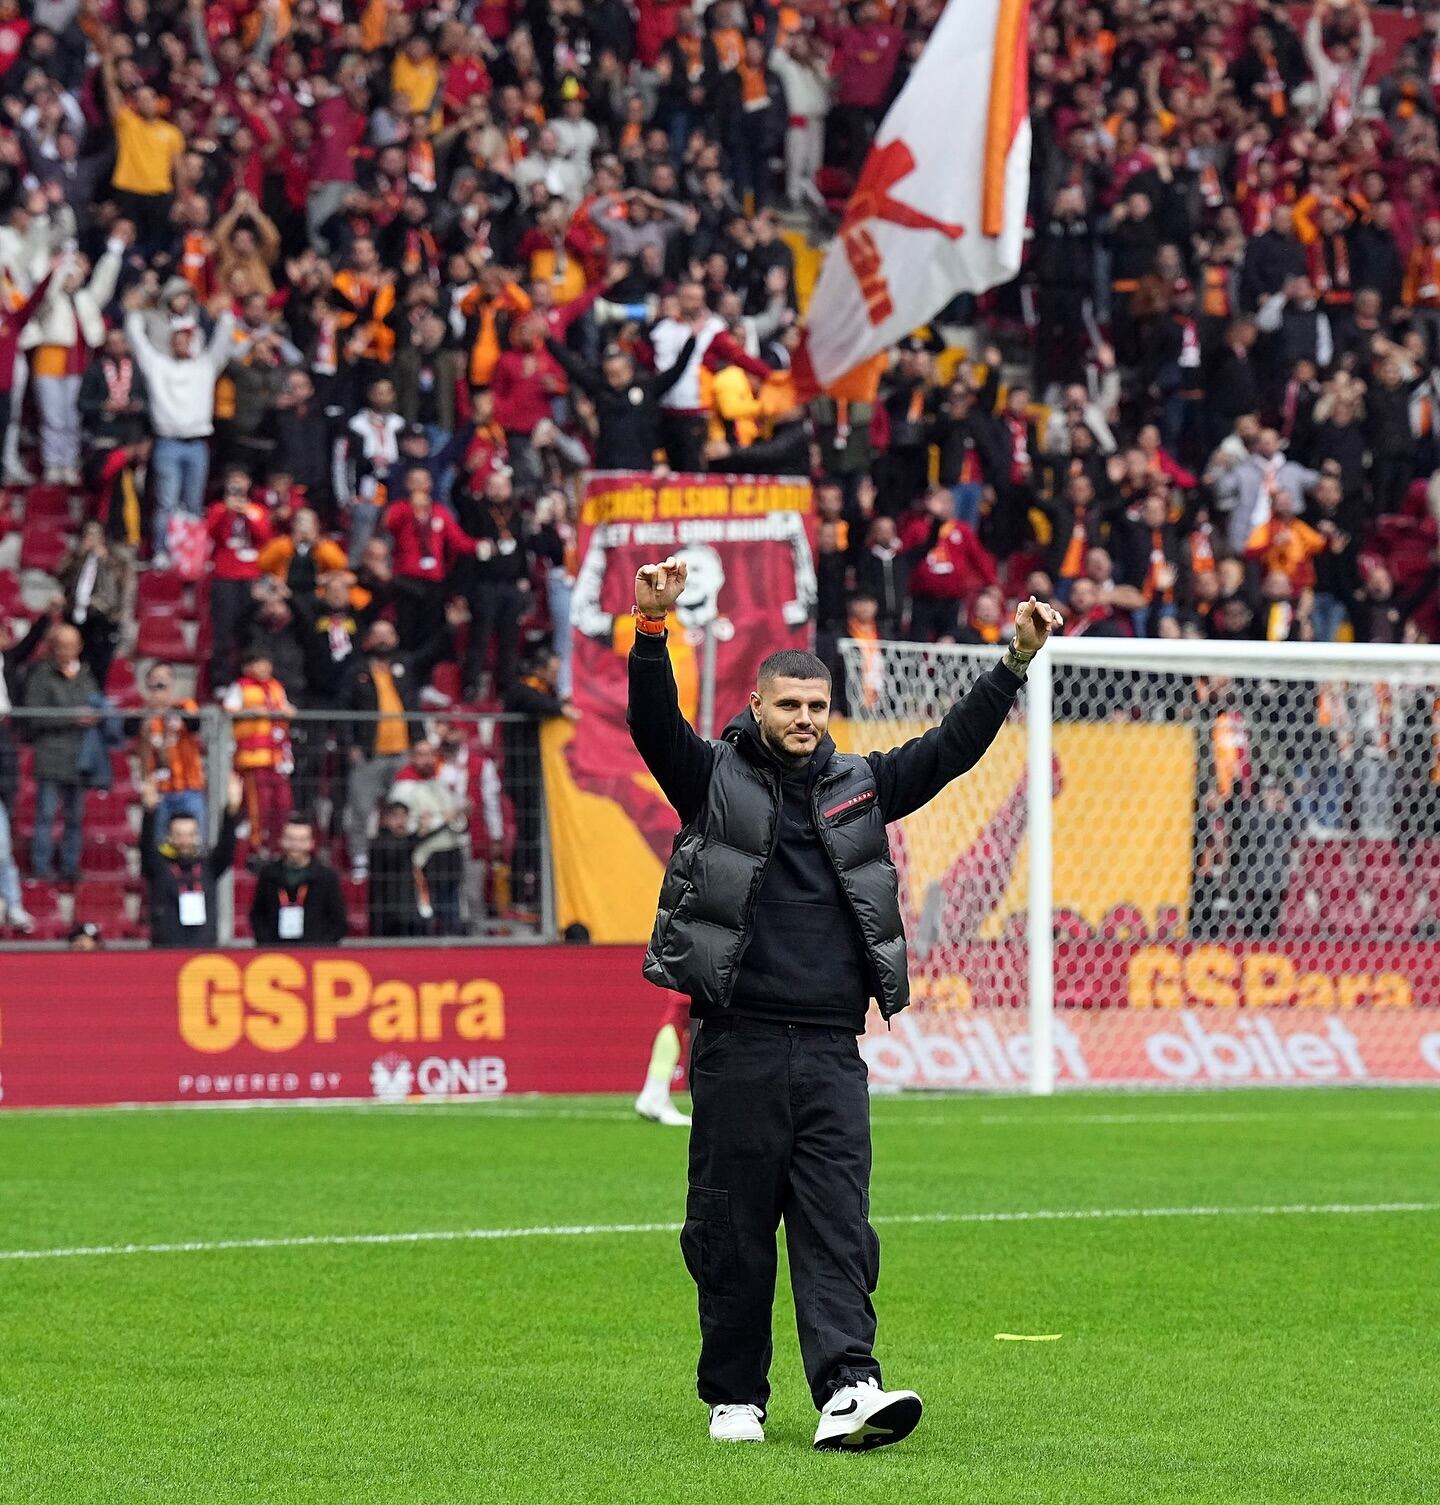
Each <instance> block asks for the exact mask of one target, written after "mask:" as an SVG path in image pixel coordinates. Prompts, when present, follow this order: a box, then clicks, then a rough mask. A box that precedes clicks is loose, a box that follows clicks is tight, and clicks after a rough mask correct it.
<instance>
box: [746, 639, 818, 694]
mask: <svg viewBox="0 0 1440 1505" xmlns="http://www.w3.org/2000/svg"><path fill="white" fill-rule="evenodd" d="M771 679H823V680H824V681H825V683H826V684H827V685H828V684H829V683H830V671H829V670H828V669H827V668H826V667H825V661H824V659H821V658H817V657H816V656H815V655H814V654H813V653H807V652H806V651H805V650H804V649H803V648H782V649H781V650H780V651H779V652H778V653H772V654H771V655H770V656H769V658H767V659H765V660H764V661H763V662H762V663H761V665H760V672H759V673H758V674H757V675H756V676H755V682H756V684H760V685H763V684H764V683H765V682H766V681H767V680H771Z"/></svg>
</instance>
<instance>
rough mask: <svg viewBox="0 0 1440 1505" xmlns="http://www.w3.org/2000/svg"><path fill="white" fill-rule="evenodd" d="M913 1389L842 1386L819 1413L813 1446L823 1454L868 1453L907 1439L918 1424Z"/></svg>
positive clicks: (866, 1384) (867, 1383) (864, 1383)
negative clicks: (904, 1438)
mask: <svg viewBox="0 0 1440 1505" xmlns="http://www.w3.org/2000/svg"><path fill="white" fill-rule="evenodd" d="M921 1409H922V1408H921V1405H920V1397H919V1396H918V1395H916V1394H915V1392H914V1391H913V1390H882V1389H881V1388H880V1387H879V1385H877V1384H876V1383H875V1381H874V1380H862V1381H861V1382H860V1383H859V1384H858V1385H842V1386H841V1387H840V1389H838V1390H837V1391H836V1392H835V1393H834V1395H832V1396H831V1397H830V1399H829V1400H827V1401H826V1402H825V1408H824V1410H822V1411H821V1413H820V1425H819V1426H818V1427H816V1429H815V1446H816V1447H817V1448H819V1449H820V1450H821V1451H822V1452H855V1453H864V1452H868V1451H869V1450H870V1449H871V1448H883V1447H885V1446H886V1445H887V1444H888V1443H891V1442H899V1441H900V1439H901V1438H902V1437H908V1436H909V1435H910V1434H911V1432H913V1431H914V1430H915V1428H916V1426H917V1425H918V1424H919V1421H920V1412H921Z"/></svg>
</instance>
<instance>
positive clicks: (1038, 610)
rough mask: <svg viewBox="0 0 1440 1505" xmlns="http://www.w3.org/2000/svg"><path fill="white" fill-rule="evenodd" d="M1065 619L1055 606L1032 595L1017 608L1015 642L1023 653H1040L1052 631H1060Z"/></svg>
mask: <svg viewBox="0 0 1440 1505" xmlns="http://www.w3.org/2000/svg"><path fill="white" fill-rule="evenodd" d="M1063 621H1064V619H1063V618H1062V617H1061V615H1060V613H1059V612H1058V611H1056V610H1055V608H1054V607H1053V606H1047V605H1046V604H1045V602H1043V601H1037V600H1036V599H1035V597H1034V596H1031V597H1030V599H1029V600H1028V601H1022V602H1021V603H1020V605H1019V606H1018V607H1016V609H1015V642H1016V645H1017V646H1018V648H1019V649H1020V651H1021V653H1039V651H1040V650H1041V649H1042V648H1043V647H1044V646H1045V640H1046V639H1047V638H1048V637H1049V636H1050V634H1051V633H1052V632H1059V630H1060V628H1061V626H1062V624H1063Z"/></svg>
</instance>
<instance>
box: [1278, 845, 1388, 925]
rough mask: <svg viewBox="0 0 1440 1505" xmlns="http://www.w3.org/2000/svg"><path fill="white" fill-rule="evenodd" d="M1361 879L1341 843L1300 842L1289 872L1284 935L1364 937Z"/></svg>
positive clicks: (1344, 846) (1363, 904) (1364, 916)
mask: <svg viewBox="0 0 1440 1505" xmlns="http://www.w3.org/2000/svg"><path fill="white" fill-rule="evenodd" d="M1365 910H1366V906H1365V901H1364V898H1363V897H1362V879H1361V876H1360V874H1359V872H1358V871H1357V870H1356V867H1355V863H1354V860H1353V858H1352V855H1351V853H1350V851H1349V850H1348V847H1347V844H1346V843H1345V842H1343V841H1338V840H1336V841H1325V840H1309V841H1304V842H1301V844H1300V846H1299V847H1298V849H1297V850H1296V853H1295V861H1294V866H1293V867H1292V868H1291V870H1290V883H1289V887H1288V888H1287V890H1286V894H1285V905H1284V910H1283V919H1282V924H1283V927H1284V934H1286V935H1292V936H1314V937H1317V938H1325V939H1331V940H1334V939H1341V938H1349V937H1352V936H1360V935H1364V934H1365V931H1366V926H1367V923H1368V921H1367V917H1366V912H1365Z"/></svg>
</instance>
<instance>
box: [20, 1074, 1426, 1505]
mask: <svg viewBox="0 0 1440 1505" xmlns="http://www.w3.org/2000/svg"><path fill="white" fill-rule="evenodd" d="M874 1117H875V1149H876V1156H875V1160H876V1165H875V1180H874V1195H873V1210H874V1212H875V1214H876V1216H877V1219H879V1220H882V1221H881V1224H880V1232H881V1237H882V1242H883V1248H884V1253H883V1260H882V1274H881V1285H880V1292H879V1295H878V1298H877V1305H878V1307H879V1311H880V1349H879V1352H880V1357H881V1359H882V1361H883V1362H884V1364H885V1366H886V1373H887V1376H888V1377H889V1378H890V1379H892V1380H893V1381H895V1382H897V1383H901V1384H905V1385H911V1386H914V1387H915V1388H916V1389H918V1390H919V1391H920V1392H921V1394H922V1395H923V1396H924V1398H925V1401H926V1406H927V1410H926V1415H925V1419H924V1421H923V1422H922V1424H921V1428H920V1430H919V1431H918V1432H917V1433H916V1434H915V1435H914V1437H912V1438H911V1439H910V1440H909V1441H908V1442H906V1443H905V1444H904V1445H903V1446H901V1447H897V1448H894V1449H891V1450H887V1451H882V1452H879V1453H875V1454H870V1455H867V1456H864V1457H842V1456H835V1455H817V1454H814V1453H812V1451H811V1450H810V1446H809V1441H810V1435H811V1432H812V1431H813V1427H814V1413H813V1411H812V1409H811V1407H810V1403H809V1397H808V1395H807V1393H806V1391H805V1387H804V1384H803V1380H802V1377H801V1374H800V1369H799V1360H798V1356H797V1354H796V1350H795V1339H794V1323H793V1316H792V1314H791V1312H790V1309H789V1305H788V1301H789V1295H788V1288H782V1291H781V1293H780V1296H779V1299H778V1301H777V1353H776V1365H775V1375H774V1379H775V1395H774V1398H773V1402H772V1408H771V1413H770V1420H769V1423H768V1431H769V1441H768V1442H767V1443H766V1444H765V1446H764V1447H758V1448H757V1447H749V1448H738V1447H736V1448H730V1449H725V1448H721V1447H719V1446H718V1445H715V1444H711V1443H710V1442H709V1440H708V1438H707V1437H706V1435H705V1427H704V1420H705V1418H704V1410H703V1408H702V1407H701V1405H700V1404H699V1402H698V1401H697V1400H696V1398H695V1394H694V1368H693V1366H694V1348H695V1336H694V1295H693V1289H692V1287H691V1286H690V1284H689V1281H688V1279H687V1277H686V1275H685V1272H684V1268H683V1266H682V1264H681V1262H680V1257H679V1253H678V1249H677V1246H676V1239H675V1236H674V1234H673V1233H670V1232H639V1233H600V1234H593V1235H586V1236H566V1237H555V1236H536V1237H525V1238H514V1239H506V1240H493V1241H491V1240H470V1241H454V1242H433V1243H395V1244H384V1245H380V1244H373V1245H360V1246H356V1245H342V1246H327V1245H311V1246H306V1247H283V1248H262V1249H257V1248H243V1249H231V1250H207V1251H204V1252H174V1253H140V1254H133V1255H128V1256H119V1255H89V1256H84V1257H77V1258H46V1259H37V1260H24V1261H21V1260H4V1261H0V1500H3V1501H6V1502H9V1501H17V1502H18V1501H24V1502H26V1505H66V1502H70V1501H125V1502H129V1501H151V1500H155V1501H180V1502H185V1505H215V1502H223V1501H232V1500H265V1501H279V1502H287V1505H289V1502H312V1501H327V1502H328V1501H336V1502H345V1505H351V1502H360V1501H386V1502H390V1501H396V1502H400V1501H404V1502H426V1505H429V1502H449V1501H456V1502H459V1501H476V1502H490V1501H505V1502H509V1501H527V1502H528V1501H536V1502H539V1501H545V1502H569V1501H607V1502H608V1501H626V1502H628V1501H638V1502H644V1505H651V1502H654V1505H668V1502H672V1501H677V1502H684V1501H704V1502H706V1505H710V1502H718V1505H749V1502H752V1501H753V1502H771V1501H815V1502H817V1505H829V1502H832V1501H847V1502H848V1501H855V1502H857V1505H860V1502H863V1505H885V1502H892V1501H893V1502H905V1505H928V1502H931V1501H975V1502H982V1501H983V1502H986V1505H1005V1502H1026V1505H1030V1502H1066V1505H1070V1502H1090V1501H1095V1502H1099V1501H1104V1502H1122V1501H1123V1502H1136V1505H1140V1502H1144V1505H1156V1502H1166V1505H1168V1502H1188V1501H1196V1502H1198V1501H1206V1502H1211V1501H1213V1502H1227V1505H1228V1502H1248V1501H1254V1502H1275V1501H1336V1502H1341V1501H1343V1502H1346V1505H1351V1502H1367V1505H1368V1502H1388V1501H1394V1502H1397V1505H1399V1502H1405V1505H1411V1502H1415V1501H1423V1500H1432V1499H1440V1485H1437V1483H1436V1480H1437V1477H1440V1421H1437V1402H1440V1341H1437V1334H1440V1212H1436V1211H1433V1210H1430V1211H1393V1212H1370V1213H1366V1214H1359V1215H1342V1214H1335V1213H1331V1214H1320V1213H1303V1214H1294V1213H1292V1214H1286V1215H1280V1216H1258V1215H1245V1216H1199V1217H1154V1218H1129V1219H1113V1220H1092V1221H1074V1220H1072V1221H1058V1220H1057V1221H1023V1222H995V1223H976V1222H949V1223H944V1222H931V1223H901V1222H888V1223H887V1222H885V1221H883V1220H884V1219H886V1218H897V1217H901V1216H903V1215H907V1214H934V1213H972V1212H975V1211H991V1210H1018V1211H1035V1210H1060V1209H1100V1208H1159V1207H1168V1208H1179V1207H1193V1206H1216V1207H1225V1208H1237V1207H1250V1206H1269V1205H1274V1204H1336V1203H1342V1204H1364V1205H1373V1204H1377V1203H1393V1202H1408V1203H1430V1204H1433V1203H1440V1097H1437V1096H1436V1095H1434V1094H1430V1093H1426V1092H1421V1091H1411V1092H1385V1091H1347V1092H1320V1091H1316V1092H1295V1093H1290V1094H1285V1093H1279V1092H1269V1093H1265V1092H1251V1093H1235V1094H1217V1095H1211V1096H1189V1097H1174V1096H1168V1097H1153V1096H1133V1095H1132V1096H1122V1095H1107V1096H1101V1095H1098V1094H1096V1095H1093V1096H1085V1097H1070V1098H1061V1099H1056V1100H1052V1101H1048V1102H1032V1101H1027V1100H993V1099H991V1100H977V1099H959V1098H909V1099H904V1100H897V1099H894V1098H882V1099H877V1101H876V1103H875V1112H874ZM684 1179H685V1136H684V1134H683V1133H680V1132H678V1131H664V1130H659V1129H653V1128H650V1127H648V1126H645V1125H642V1124H640V1123H638V1122H635V1121H632V1120H631V1119H630V1118H629V1116H628V1114H627V1113H626V1111H625V1107H624V1105H623V1104H621V1103H620V1102H618V1101H616V1100H613V1099H588V1100H585V1101H563V1102H562V1101H550V1102H528V1103H521V1104H505V1105H501V1106H497V1107H491V1106H485V1105H475V1106H460V1105H457V1106H452V1107H435V1108H427V1109H423V1110H419V1111H404V1110H402V1111H395V1110H387V1109H383V1108H376V1109H372V1110H360V1109H356V1110H345V1109H338V1108H337V1109H327V1110H300V1109H273V1110H265V1111H257V1112H251V1113H242V1112H233V1113H231V1112H218V1111H217V1112H195V1111H190V1112H184V1111H160V1112H134V1113H129V1112H117V1113H98V1114H77V1115H58V1114H57V1115H46V1114H35V1115H12V1116H8V1117H0V1249H7V1250H14V1249H54V1248H62V1247H67V1246H76V1245H84V1246H94V1245H116V1244H127V1243H138V1244H153V1243H157V1242H166V1241H188V1240H203V1241H211V1240H220V1239H231V1238H242V1239H248V1238H270V1237H273V1238H286V1237H292V1236H295V1235H307V1234H313V1235H346V1234H356V1233H371V1232H413V1231H416V1230H453V1229H478V1228H484V1229H503V1228H527V1227H534V1226H536V1225H545V1224H564V1225H574V1224H617V1223H647V1222H669V1221H673V1220H675V1219H676V1218H678V1217H679V1216H680V1210H681V1208H682V1207H683V1187H684ZM998 1332H1012V1333H1061V1334H1063V1336H1062V1337H1061V1339H1060V1340H1059V1341H1058V1342H1055V1343H1044V1344H1031V1343H1008V1342H997V1341H996V1339H995V1336H994V1335H995V1334H996V1333H998Z"/></svg>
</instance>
